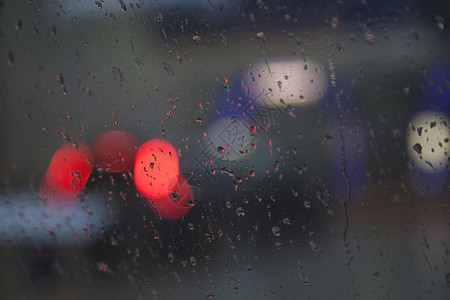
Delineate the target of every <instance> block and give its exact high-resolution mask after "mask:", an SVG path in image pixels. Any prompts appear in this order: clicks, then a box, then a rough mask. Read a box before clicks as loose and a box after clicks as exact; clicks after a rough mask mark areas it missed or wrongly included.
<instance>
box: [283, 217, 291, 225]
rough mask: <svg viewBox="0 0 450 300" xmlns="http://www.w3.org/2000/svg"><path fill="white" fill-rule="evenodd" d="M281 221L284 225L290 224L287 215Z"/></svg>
mask: <svg viewBox="0 0 450 300" xmlns="http://www.w3.org/2000/svg"><path fill="white" fill-rule="evenodd" d="M283 223H284V224H285V225H288V226H289V225H291V220H289V218H288V217H286V218H284V219H283Z"/></svg>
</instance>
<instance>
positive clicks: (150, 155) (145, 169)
mask: <svg viewBox="0 0 450 300" xmlns="http://www.w3.org/2000/svg"><path fill="white" fill-rule="evenodd" d="M178 174H179V161H178V152H177V150H176V149H175V147H174V146H172V144H170V143H169V142H167V141H165V140H161V139H153V140H149V141H147V142H145V143H144V144H143V145H141V146H140V147H139V150H138V152H137V153H136V158H135V163H134V183H135V185H136V188H137V189H138V191H139V192H140V193H141V194H142V195H144V196H146V197H148V198H151V199H161V198H164V197H166V196H168V195H169V194H170V193H171V192H172V191H173V190H174V189H175V187H176V185H177V182H178Z"/></svg>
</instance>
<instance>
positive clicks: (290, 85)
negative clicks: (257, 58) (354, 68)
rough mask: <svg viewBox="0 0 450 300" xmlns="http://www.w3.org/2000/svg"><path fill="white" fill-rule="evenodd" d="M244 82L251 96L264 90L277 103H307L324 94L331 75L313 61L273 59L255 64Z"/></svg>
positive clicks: (309, 103)
mask: <svg viewBox="0 0 450 300" xmlns="http://www.w3.org/2000/svg"><path fill="white" fill-rule="evenodd" d="M245 84H246V86H247V87H248V91H249V95H250V96H251V97H256V96H257V95H259V94H260V93H264V94H265V95H266V97H268V98H269V99H270V100H272V101H273V103H275V104H279V103H280V102H281V103H284V104H286V105H292V106H307V105H311V104H314V103H316V102H317V101H318V100H319V99H321V98H322V97H323V96H324V95H325V93H326V91H327V86H328V76H327V71H326V69H324V67H323V66H322V65H321V64H319V63H317V62H315V61H313V60H304V59H270V60H268V61H267V62H266V61H262V62H259V63H256V64H254V65H253V66H252V67H251V68H250V69H249V70H248V73H247V74H246V78H245Z"/></svg>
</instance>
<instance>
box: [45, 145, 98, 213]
mask: <svg viewBox="0 0 450 300" xmlns="http://www.w3.org/2000/svg"><path fill="white" fill-rule="evenodd" d="M92 162H93V154H92V151H91V149H90V148H89V147H88V145H87V144H86V143H85V142H84V141H73V142H70V143H68V144H64V145H62V146H61V147H60V148H59V149H58V150H57V151H56V152H55V154H54V155H53V158H52V160H51V162H50V165H49V167H48V169H47V172H46V173H45V175H44V177H43V178H42V180H41V183H40V189H39V198H40V200H41V202H42V203H43V204H44V205H45V206H46V207H48V208H50V209H52V210H64V209H67V208H69V207H73V205H75V204H76V202H77V196H78V194H79V193H80V192H81V191H82V190H83V188H84V187H85V185H86V182H87V180H88V178H89V176H90V175H91V172H92V168H93V163H92Z"/></svg>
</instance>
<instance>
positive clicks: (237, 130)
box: [208, 116, 257, 160]
mask: <svg viewBox="0 0 450 300" xmlns="http://www.w3.org/2000/svg"><path fill="white" fill-rule="evenodd" d="M208 134H209V136H210V138H211V141H212V143H213V145H214V146H213V148H214V149H213V155H214V156H219V157H220V158H223V159H229V160H241V159H243V158H245V156H246V155H247V154H250V153H251V152H252V151H251V147H252V146H251V145H252V144H253V143H255V142H256V140H257V136H256V135H255V134H256V127H254V126H253V127H252V126H251V125H248V124H247V123H246V122H242V120H241V118H240V117H239V116H234V117H231V118H222V119H218V120H216V121H214V122H213V123H212V125H211V126H209V128H208Z"/></svg>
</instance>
